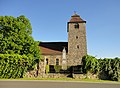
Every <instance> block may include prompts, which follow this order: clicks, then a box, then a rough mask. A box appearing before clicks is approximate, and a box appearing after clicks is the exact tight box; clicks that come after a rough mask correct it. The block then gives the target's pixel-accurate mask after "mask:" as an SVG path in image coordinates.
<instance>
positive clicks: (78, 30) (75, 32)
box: [67, 13, 87, 66]
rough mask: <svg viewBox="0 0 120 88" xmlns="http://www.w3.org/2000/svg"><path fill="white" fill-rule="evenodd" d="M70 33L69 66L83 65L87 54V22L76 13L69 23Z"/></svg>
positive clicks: (68, 29)
mask: <svg viewBox="0 0 120 88" xmlns="http://www.w3.org/2000/svg"><path fill="white" fill-rule="evenodd" d="M67 31H68V58H67V65H68V66H76V65H81V64H82V63H81V62H82V57H83V56H85V55H86V54H87V44H86V21H84V20H83V19H81V17H80V16H79V15H77V14H76V13H75V14H74V15H73V16H71V19H70V21H69V22H68V23H67Z"/></svg>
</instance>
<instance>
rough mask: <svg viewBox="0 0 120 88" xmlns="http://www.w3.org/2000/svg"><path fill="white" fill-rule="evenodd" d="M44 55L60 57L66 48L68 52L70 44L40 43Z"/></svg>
mask: <svg viewBox="0 0 120 88" xmlns="http://www.w3.org/2000/svg"><path fill="white" fill-rule="evenodd" d="M39 46H40V49H41V53H42V55H60V54H62V50H63V48H64V47H65V48H66V52H68V50H67V49H68V42H40V45H39Z"/></svg>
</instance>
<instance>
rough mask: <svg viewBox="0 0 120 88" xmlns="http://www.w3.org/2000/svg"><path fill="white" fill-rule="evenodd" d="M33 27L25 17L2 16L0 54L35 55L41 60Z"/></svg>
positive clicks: (0, 17) (0, 18)
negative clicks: (33, 36)
mask: <svg viewBox="0 0 120 88" xmlns="http://www.w3.org/2000/svg"><path fill="white" fill-rule="evenodd" d="M31 34H32V27H31V24H30V21H29V20H28V19H27V18H25V16H19V17H17V18H14V17H12V16H0V54H19V55H24V54H25V55H33V56H34V57H35V58H34V59H38V58H40V56H39V55H40V52H39V49H38V44H37V43H36V42H35V41H34V39H33V38H32V36H31Z"/></svg>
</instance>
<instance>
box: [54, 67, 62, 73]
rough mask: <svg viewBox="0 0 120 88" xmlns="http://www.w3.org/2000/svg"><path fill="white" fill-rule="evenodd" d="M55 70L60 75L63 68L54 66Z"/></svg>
mask: <svg viewBox="0 0 120 88" xmlns="http://www.w3.org/2000/svg"><path fill="white" fill-rule="evenodd" d="M54 69H55V72H57V73H58V72H60V70H61V69H62V66H61V65H54Z"/></svg>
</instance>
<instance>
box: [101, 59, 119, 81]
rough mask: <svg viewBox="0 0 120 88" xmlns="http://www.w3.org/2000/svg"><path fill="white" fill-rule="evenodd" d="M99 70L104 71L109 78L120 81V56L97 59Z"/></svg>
mask: <svg viewBox="0 0 120 88" xmlns="http://www.w3.org/2000/svg"><path fill="white" fill-rule="evenodd" d="M99 63H100V71H101V72H104V73H105V74H106V75H107V76H108V79H109V80H114V81H120V58H115V59H110V58H104V59H100V60H99Z"/></svg>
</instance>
